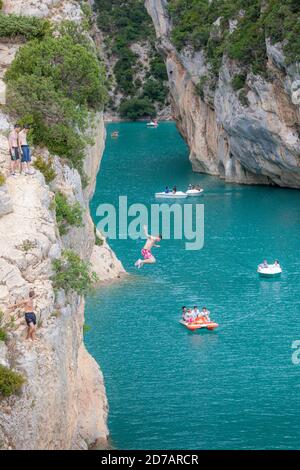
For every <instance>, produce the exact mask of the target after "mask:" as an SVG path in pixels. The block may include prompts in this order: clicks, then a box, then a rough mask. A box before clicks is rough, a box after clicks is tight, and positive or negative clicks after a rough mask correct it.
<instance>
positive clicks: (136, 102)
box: [120, 98, 156, 121]
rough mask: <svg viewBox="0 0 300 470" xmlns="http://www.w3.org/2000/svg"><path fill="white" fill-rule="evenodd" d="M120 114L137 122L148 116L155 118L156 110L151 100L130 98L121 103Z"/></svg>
mask: <svg viewBox="0 0 300 470" xmlns="http://www.w3.org/2000/svg"><path fill="white" fill-rule="evenodd" d="M120 114H121V116H122V117H125V118H128V119H132V120H133V121H136V120H137V119H140V118H143V117H147V116H150V117H154V116H155V114H156V110H155V107H154V105H153V104H152V103H151V101H150V100H149V98H129V99H128V100H125V101H123V102H122V103H121V106H120Z"/></svg>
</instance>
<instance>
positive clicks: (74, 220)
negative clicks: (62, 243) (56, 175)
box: [55, 192, 83, 235]
mask: <svg viewBox="0 0 300 470" xmlns="http://www.w3.org/2000/svg"><path fill="white" fill-rule="evenodd" d="M55 212H56V221H57V225H58V230H59V234H60V235H66V234H67V233H68V231H69V227H70V226H73V227H82V214H83V209H82V207H81V205H80V204H79V202H78V201H75V202H73V203H70V202H68V199H67V197H66V196H65V195H64V194H63V193H61V192H58V193H56V194H55Z"/></svg>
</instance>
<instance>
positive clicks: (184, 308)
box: [181, 307, 187, 321]
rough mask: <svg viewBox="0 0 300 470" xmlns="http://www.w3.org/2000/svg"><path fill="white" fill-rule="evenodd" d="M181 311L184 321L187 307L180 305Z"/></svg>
mask: <svg viewBox="0 0 300 470" xmlns="http://www.w3.org/2000/svg"><path fill="white" fill-rule="evenodd" d="M181 312H182V320H183V321H186V320H187V308H186V307H182V308H181Z"/></svg>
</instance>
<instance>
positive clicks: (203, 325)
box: [179, 318, 219, 331]
mask: <svg viewBox="0 0 300 470" xmlns="http://www.w3.org/2000/svg"><path fill="white" fill-rule="evenodd" d="M179 323H181V324H182V325H183V326H185V327H186V328H187V329H188V330H190V331H196V330H202V329H207V330H210V331H213V330H215V329H216V328H218V326H219V324H218V323H215V322H213V321H210V322H208V321H205V320H204V319H202V318H199V319H196V320H194V321H192V322H188V321H184V320H180V322H179Z"/></svg>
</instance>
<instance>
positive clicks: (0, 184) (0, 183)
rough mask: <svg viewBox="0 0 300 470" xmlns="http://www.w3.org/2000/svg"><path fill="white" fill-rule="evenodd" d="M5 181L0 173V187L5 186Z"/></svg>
mask: <svg viewBox="0 0 300 470" xmlns="http://www.w3.org/2000/svg"><path fill="white" fill-rule="evenodd" d="M5 181H6V180H5V176H4V175H3V174H2V173H0V186H3V185H4V184H5Z"/></svg>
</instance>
